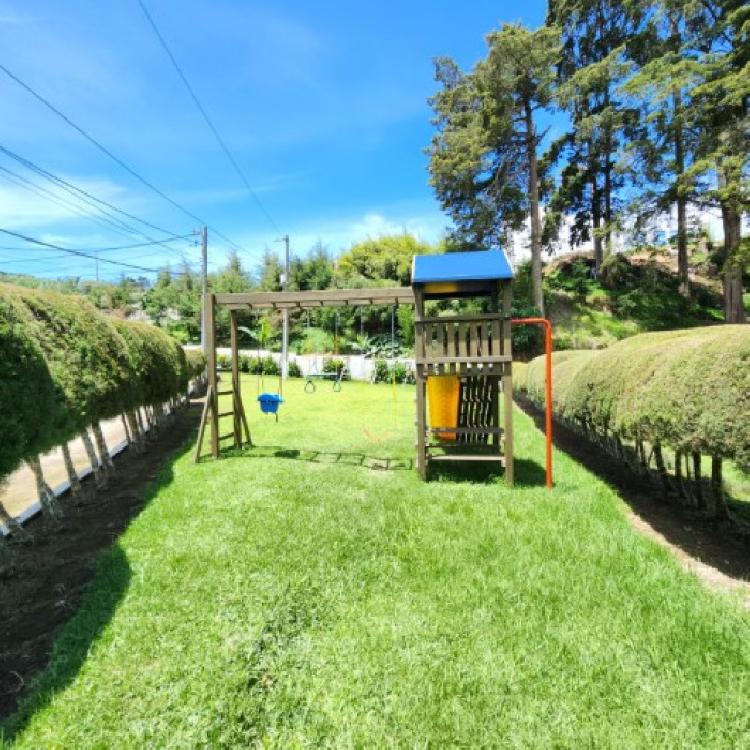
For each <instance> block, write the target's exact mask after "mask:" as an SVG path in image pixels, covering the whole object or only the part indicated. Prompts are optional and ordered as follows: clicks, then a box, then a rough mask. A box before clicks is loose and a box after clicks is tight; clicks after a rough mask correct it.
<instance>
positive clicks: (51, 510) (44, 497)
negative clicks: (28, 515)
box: [26, 456, 63, 519]
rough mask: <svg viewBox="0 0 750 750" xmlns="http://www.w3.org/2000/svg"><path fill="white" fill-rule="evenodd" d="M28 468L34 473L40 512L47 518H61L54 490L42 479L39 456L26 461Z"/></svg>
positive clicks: (60, 510)
mask: <svg viewBox="0 0 750 750" xmlns="http://www.w3.org/2000/svg"><path fill="white" fill-rule="evenodd" d="M26 463H27V464H28V465H29V468H30V469H31V471H32V472H33V474H34V480H35V481H36V491H37V494H38V495H39V503H40V505H41V506H42V513H44V515H46V516H47V517H48V518H53V519H59V518H62V515H63V513H62V509H61V508H60V505H59V504H58V502H57V498H56V497H55V494H54V492H52V490H51V489H50V486H49V485H48V484H47V482H46V481H45V480H44V472H43V471H42V462H41V461H40V460H39V456H35V457H34V458H31V459H29V460H28V461H27V462H26Z"/></svg>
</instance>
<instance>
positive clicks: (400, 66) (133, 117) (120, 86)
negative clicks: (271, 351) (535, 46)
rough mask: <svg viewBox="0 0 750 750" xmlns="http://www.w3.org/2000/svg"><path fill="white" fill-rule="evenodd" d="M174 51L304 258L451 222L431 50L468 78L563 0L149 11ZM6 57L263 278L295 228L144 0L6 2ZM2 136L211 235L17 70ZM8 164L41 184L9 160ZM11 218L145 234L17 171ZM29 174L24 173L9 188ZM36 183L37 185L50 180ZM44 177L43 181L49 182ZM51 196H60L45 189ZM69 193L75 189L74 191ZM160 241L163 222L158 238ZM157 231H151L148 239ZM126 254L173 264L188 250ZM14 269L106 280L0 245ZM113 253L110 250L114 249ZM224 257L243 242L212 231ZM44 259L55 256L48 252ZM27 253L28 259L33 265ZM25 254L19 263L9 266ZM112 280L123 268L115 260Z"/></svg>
mask: <svg viewBox="0 0 750 750" xmlns="http://www.w3.org/2000/svg"><path fill="white" fill-rule="evenodd" d="M146 4H147V7H148V8H149V10H150V12H151V14H152V16H153V17H154V19H155V21H156V22H157V24H158V25H159V27H160V29H161V32H162V34H163V35H164V37H165V38H166V40H167V43H168V44H169V45H170V47H171V49H172V52H173V53H174V55H175V57H176V58H177V60H178V62H179V63H180V64H181V66H182V68H183V69H184V71H185V73H186V75H187V77H188V79H189V80H190V81H191V83H192V85H193V87H194V89H195V91H196V92H197V94H198V96H199V98H200V99H201V100H202V102H203V104H204V106H205V107H206V109H207V110H208V112H209V114H210V116H211V117H212V119H213V121H214V122H215V124H216V126H217V127H218V129H219V131H220V132H221V134H222V135H223V137H224V139H225V141H226V142H227V143H228V144H229V146H230V148H231V150H232V151H233V153H234V155H235V156H236V158H237V160H238V162H239V163H240V164H241V166H242V168H243V170H244V172H245V173H246V175H247V177H248V179H249V181H250V183H251V184H252V185H253V187H254V188H255V190H256V191H257V193H258V195H259V197H260V199H261V200H262V202H263V204H264V205H265V206H266V208H267V210H268V212H269V213H270V214H271V216H272V218H273V220H274V222H275V223H276V225H277V226H278V227H279V228H280V230H281V231H282V232H288V233H289V234H290V236H291V239H292V249H293V251H294V252H295V253H296V254H300V255H303V254H305V253H306V252H307V251H308V250H309V249H310V247H311V246H312V245H313V244H314V243H315V242H317V241H318V240H320V241H322V242H323V244H324V245H326V246H327V247H328V248H329V249H330V250H332V251H334V252H337V251H339V250H340V249H342V248H344V247H347V246H348V245H350V244H351V243H352V242H354V241H357V240H360V239H363V238H365V237H367V236H376V235H378V234H380V233H382V232H389V231H400V230H401V229H402V228H406V229H408V230H411V231H414V232H415V233H417V234H419V235H420V236H422V237H423V238H424V239H427V240H430V241H433V240H435V239H437V238H438V237H439V235H440V234H441V232H442V230H443V229H444V227H445V226H446V224H447V219H446V218H445V216H443V215H442V214H441V212H440V210H439V207H438V206H437V203H436V202H435V200H434V197H433V195H432V192H431V190H430V188H429V186H428V184H427V172H426V158H425V156H424V153H423V149H424V148H425V146H426V145H427V144H428V143H429V140H430V137H431V133H432V128H431V125H430V110H429V107H428V105H427V97H429V96H430V94H431V93H433V92H434V90H435V83H434V81H433V70H432V58H433V57H435V56H437V55H450V56H452V57H454V58H455V59H456V60H457V61H458V62H459V64H461V65H462V66H463V67H470V66H471V65H472V64H473V63H474V62H475V61H476V60H477V59H479V58H480V57H481V56H482V55H483V53H484V35H485V34H486V32H487V31H489V30H490V29H492V28H494V27H496V26H498V25H499V24H500V23H501V22H502V21H523V22H525V23H527V24H529V25H532V26H536V25H539V24H541V23H542V21H543V18H544V12H545V3H544V2H543V1H542V0H530V1H529V2H525V3H523V4H519V3H516V2H504V1H501V2H497V1H496V2H489V1H485V0H472V1H471V2H464V3H459V2H456V0H451V1H450V2H449V1H448V0H432V1H430V2H427V0H418V1H416V2H392V1H390V0H387V1H385V2H380V3H358V2H343V1H342V0H339V1H338V2H334V1H333V0H316V2H309V0H308V1H307V2H302V1H300V0H286V1H283V0H279V1H278V2H274V3H271V2H265V3H258V2H249V1H248V0H231V1H230V0H218V1H214V0H212V2H200V3H199V2H194V0H179V1H178V0H147V1H146ZM0 49H2V53H0V62H2V64H3V65H5V66H6V67H7V68H9V69H10V70H11V71H12V72H13V73H15V74H16V75H17V76H18V77H19V78H21V79H23V80H24V81H26V82H27V83H28V84H29V85H31V86H32V87H34V88H35V89H36V90H37V91H39V93H41V94H42V95H44V96H46V97H47V98H48V99H50V101H51V102H52V103H53V104H55V105H56V106H57V107H58V108H59V109H61V110H62V111H63V112H64V113H65V114H67V115H68V116H69V117H70V118H71V119H72V120H74V121H75V122H76V123H78V124H79V125H81V126H82V127H84V128H85V129H87V130H88V131H89V132H90V133H91V134H92V135H93V136H95V137H96V138H97V139H99V140H100V141H101V142H102V143H103V144H104V145H105V146H107V147H108V148H109V149H111V150H112V151H113V152H114V153H115V154H117V155H118V156H119V157H121V158H122V159H123V160H124V161H126V162H127V163H128V164H129V165H130V166H132V167H133V168H134V169H135V170H137V171H138V172H139V173H140V174H142V175H143V176H144V177H146V178H147V179H148V180H150V181H151V182H153V183H154V184H155V185H157V186H158V187H159V188H160V189H162V190H163V191H164V192H166V193H168V194H169V195H170V196H171V197H173V198H174V199H175V200H177V201H178V202H179V203H181V204H182V205H184V206H185V207H186V208H188V209H189V210H190V211H191V212H193V213H195V214H196V215H198V216H200V217H201V218H203V219H205V220H206V221H207V222H208V224H209V225H211V226H214V227H215V228H216V229H218V230H220V231H221V232H222V233H224V234H226V235H227V236H228V237H230V238H231V239H233V240H234V241H235V242H237V243H238V244H240V245H241V246H242V247H243V248H244V253H243V254H242V257H243V260H244V261H245V262H246V264H247V265H248V266H249V267H251V268H252V267H254V266H255V264H256V263H257V259H258V257H259V256H260V255H261V254H262V252H263V250H264V248H265V247H266V246H270V247H277V248H280V245H278V244H274V240H275V239H276V238H277V237H278V235H279V232H277V231H276V230H275V229H274V228H273V227H272V226H271V225H270V223H269V222H268V220H267V219H266V218H265V217H264V215H263V214H262V213H261V212H260V211H259V209H258V207H257V205H256V204H255V203H254V202H253V200H252V199H251V198H250V197H249V195H248V193H247V192H246V191H245V189H244V187H243V186H242V184H241V182H240V180H239V178H238V177H237V175H236V173H235V172H234V171H233V170H232V168H231V165H230V164H229V163H228V161H227V160H226V158H225V156H224V155H223V154H222V153H221V151H220V150H219V148H218V146H217V144H216V142H215V141H214V139H213V137H212V135H211V133H210V131H209V130H208V128H207V127H206V124H205V123H204V121H203V120H202V119H201V117H200V114H199V113H198V111H197V110H196V109H195V107H194V105H193V103H192V102H191V100H190V99H189V96H188V94H187V92H186V91H185V89H184V87H183V85H182V83H181V82H180V80H179V79H178V78H177V76H176V74H175V72H174V70H173V68H172V67H171V65H170V64H169V62H168V59H167V58H166V56H165V54H164V52H163V50H162V49H161V48H160V47H159V45H158V42H157V40H156V38H155V36H154V34H153V32H152V30H151V28H150V27H149V26H148V24H147V22H146V19H145V18H144V16H143V14H142V12H141V10H140V8H139V6H138V3H137V1H136V0H121V1H118V2H114V1H112V0H109V1H108V2H107V1H105V2H98V3H91V2H88V1H87V0H66V2H64V3H61V2H59V0H46V1H41V0H36V1H34V0H31V1H29V0H26V1H25V2H21V0H0ZM0 97H1V99H2V101H3V117H2V118H0V144H1V145H2V146H4V147H6V148H8V149H10V150H12V151H13V152H16V153H18V154H20V155H21V156H23V157H26V158H28V159H31V160H33V161H34V162H36V163H37V164H38V165H40V166H42V167H44V168H45V169H47V170H50V171H52V172H54V173H55V174H58V175H60V176H61V177H64V178H65V179H67V180H69V181H71V182H74V183H75V184H77V185H79V186H81V187H84V188H85V189H87V190H89V191H90V192H92V193H94V194H96V195H97V196H99V197H102V198H104V199H106V200H108V201H110V202H112V203H114V204H116V205H117V206H119V207H121V208H123V209H125V210H127V211H129V212H131V213H133V214H135V215H137V216H139V217H142V218H144V219H147V220H148V221H150V222H152V223H154V224H157V225H159V226H162V227H164V228H166V229H169V230H170V231H173V232H175V233H176V234H179V235H184V234H188V233H190V232H191V231H192V230H193V229H195V228H197V222H195V221H193V220H191V219H189V218H188V217H186V216H184V215H182V214H181V213H180V212H178V211H177V210H175V209H174V208H173V207H171V206H170V205H169V204H168V203H166V202H165V201H164V200H162V199H161V198H159V197H158V196H156V195H154V194H153V193H151V192H150V191H148V190H147V189H146V188H145V187H143V186H142V185H140V184H139V183H138V182H137V181H136V180H135V179H133V178H132V177H131V176H129V175H128V174H127V172H125V171H124V170H122V169H121V168H120V167H118V166H117V165H116V164H114V163H113V162H112V161H110V160H109V159H107V158H106V157H105V156H104V155H103V154H101V153H100V152H98V151H97V150H96V149H95V148H94V147H92V146H91V145H90V144H89V143H87V142H86V141H85V140H84V139H83V138H82V137H81V136H80V135H79V134H77V133H76V132H75V131H73V130H72V129H70V128H69V127H68V126H67V125H65V123H63V122H62V121H61V120H59V119H58V118H57V117H55V116H54V115H53V114H52V113H50V112H48V111H47V110H45V108H44V107H43V106H42V105H40V104H39V103H38V102H36V101H35V100H34V99H33V98H32V97H31V96H30V95H29V94H28V93H27V92H25V91H24V90H23V89H21V88H20V87H19V86H18V85H17V84H16V83H14V82H13V81H11V80H10V79H9V78H7V77H6V76H5V75H4V74H3V73H0ZM0 167H4V168H6V169H10V170H13V171H14V172H16V173H18V174H20V175H22V176H23V177H25V178H31V177H32V175H31V173H29V172H27V171H26V170H25V169H24V167H22V166H20V165H18V164H17V163H15V162H13V161H12V160H10V159H8V158H7V157H6V156H3V155H0ZM6 177H7V173H5V172H0V227H2V228H5V229H10V230H12V231H16V232H20V233H22V234H27V235H31V236H34V237H36V238H39V239H42V240H45V241H48V242H52V243H57V244H61V245H64V246H66V247H74V248H80V249H88V248H95V247H97V246H98V247H110V246H117V245H124V244H132V243H137V242H138V241H139V240H140V241H142V238H141V237H139V236H133V235H128V236H126V235H123V234H118V233H116V232H114V231H110V230H109V229H107V228H106V227H103V226H101V225H99V224H95V223H93V222H91V221H89V220H86V219H84V218H82V217H80V216H79V215H78V214H77V213H75V212H73V211H72V210H71V209H70V208H69V207H63V206H60V205H58V204H56V203H54V202H51V201H49V200H47V198H46V197H43V196H39V195H36V194H34V193H32V192H29V191H28V190H26V189H24V188H23V187H21V186H19V185H17V184H13V183H12V182H10V181H8V180H7V179H6ZM11 179H13V178H12V177H11ZM34 179H35V180H37V181H38V179H37V178H34ZM38 184H40V185H45V183H43V182H39V183H38ZM47 187H48V188H49V186H48V185H47ZM63 195H64V194H63ZM146 231H147V232H149V230H146ZM150 234H151V235H152V236H154V233H153V232H150ZM173 245H174V247H175V250H174V252H171V253H170V252H168V251H167V250H166V249H163V248H156V249H154V248H153V247H151V248H137V249H130V250H123V251H108V252H107V254H106V257H109V258H113V259H118V260H124V261H128V262H132V263H134V264H138V265H144V266H147V267H156V266H159V265H161V264H162V263H164V262H165V261H166V260H167V259H171V261H172V262H173V263H174V264H178V263H179V262H180V257H181V256H180V254H181V253H185V254H186V256H187V257H188V258H189V259H190V260H191V261H192V262H195V261H196V260H197V258H198V255H199V254H198V252H197V249H196V248H195V247H194V246H193V245H192V244H191V241H190V240H182V241H178V242H175V243H173ZM0 247H3V248H22V249H14V250H9V249H1V250H0V263H1V265H0V271H8V272H10V271H25V272H33V273H37V274H39V275H43V276H47V277H55V276H60V275H66V274H80V275H83V276H86V277H91V276H92V275H93V273H94V264H93V262H92V261H89V260H87V259H77V258H74V257H72V256H71V257H69V258H61V257H60V255H61V254H60V253H59V252H56V251H51V250H50V251H47V250H40V249H35V248H34V247H33V246H27V245H25V243H24V242H22V241H20V240H18V241H17V240H15V239H13V238H10V237H5V236H0ZM102 257H105V256H104V254H102ZM210 257H211V265H212V267H215V266H217V265H220V264H221V263H222V262H223V260H224V258H225V257H226V243H224V242H223V241H221V240H219V238H216V237H214V236H213V235H210ZM39 259H42V260H39ZM19 260H20V261H22V262H17V261H19ZM11 261H12V262H11ZM100 273H101V276H102V277H103V278H117V277H119V276H120V274H121V273H122V271H121V270H118V269H117V268H116V267H114V266H110V267H107V266H106V265H103V264H102V265H100Z"/></svg>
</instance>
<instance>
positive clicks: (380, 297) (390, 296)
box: [195, 250, 514, 486]
mask: <svg viewBox="0 0 750 750" xmlns="http://www.w3.org/2000/svg"><path fill="white" fill-rule="evenodd" d="M512 278H513V273H512V270H511V268H510V265H509V264H508V260H507V258H506V257H505V254H504V253H503V252H502V251H501V250H493V251H472V252H464V253H450V254H445V255H426V256H416V257H415V258H414V260H413V266H412V285H411V286H410V287H393V288H371V289H327V290H320V291H304V292H296V291H284V292H248V293H234V294H211V293H210V294H207V295H205V297H204V311H205V313H204V314H205V320H206V332H207V350H208V351H207V368H208V391H207V394H206V402H205V406H204V410H203V417H202V419H201V426H200V431H199V436H198V445H197V448H196V453H195V458H196V461H197V460H199V459H200V457H201V450H202V444H203V438H204V434H205V431H206V429H207V428H209V430H210V452H211V455H212V456H213V457H214V458H218V457H219V453H220V450H221V447H222V446H224V445H231V446H232V447H235V448H242V447H243V446H245V445H249V446H252V438H251V434H250V429H249V425H248V420H247V414H246V412H245V408H244V404H243V401H242V395H241V392H240V371H239V355H238V323H237V313H238V311H239V310H254V311H257V310H264V309H284V308H286V309H306V308H313V307H322V306H335V305H356V306H364V305H413V306H414V309H415V316H414V326H415V343H414V349H415V368H416V427H417V439H416V448H417V460H416V467H417V471H418V472H419V474H420V476H421V477H422V478H424V479H426V478H427V475H428V470H429V467H430V465H432V464H433V463H440V462H453V461H475V462H476V461H479V462H494V463H497V464H500V465H502V466H503V467H504V468H505V479H506V482H507V483H508V484H509V485H511V486H512V485H513V479H514V476H513V409H512V398H513V395H512V394H513V390H512V376H511V364H512V359H513V357H512V350H511V333H510V327H511V281H512ZM463 298H473V299H475V300H478V301H479V302H480V306H481V307H482V308H484V309H485V310H486V311H485V312H481V313H475V314H471V315H468V314H458V315H455V314H451V312H450V310H442V311H441V314H440V315H435V314H428V307H430V303H431V302H439V301H446V300H454V299H463ZM220 306H221V307H225V308H227V309H228V310H229V319H230V345H231V352H232V356H231V362H232V373H231V384H230V385H229V386H228V387H224V386H222V387H224V390H219V378H218V372H217V356H216V324H215V321H216V309H217V307H220ZM433 307H434V306H433ZM501 394H502V396H503V402H504V408H503V424H502V426H501V424H500V402H501V399H500V395H501ZM221 396H231V399H232V406H231V409H227V410H226V411H224V412H221V411H220V410H219V397H221ZM230 416H231V417H232V428H231V430H229V431H227V432H226V433H225V434H220V432H219V422H220V420H221V419H222V418H226V417H230ZM229 441H231V442H229Z"/></svg>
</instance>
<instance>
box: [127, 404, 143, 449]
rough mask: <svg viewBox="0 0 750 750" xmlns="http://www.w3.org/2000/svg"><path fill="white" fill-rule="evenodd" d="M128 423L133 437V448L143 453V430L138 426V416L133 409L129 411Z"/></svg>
mask: <svg viewBox="0 0 750 750" xmlns="http://www.w3.org/2000/svg"><path fill="white" fill-rule="evenodd" d="M127 418H128V424H129V425H130V435H131V437H132V439H133V450H134V451H135V453H137V454H138V455H140V454H141V453H143V443H142V441H141V437H142V436H141V431H140V428H139V427H138V418H137V417H136V415H135V411H133V410H132V409H131V410H130V411H129V412H128V413H127Z"/></svg>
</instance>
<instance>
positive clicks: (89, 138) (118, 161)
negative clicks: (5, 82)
mask: <svg viewBox="0 0 750 750" xmlns="http://www.w3.org/2000/svg"><path fill="white" fill-rule="evenodd" d="M0 70H2V71H3V73H5V75H7V76H8V78H10V79H11V80H13V81H15V82H16V83H17V84H18V85H19V86H20V87H21V88H23V89H24V90H25V91H27V92H28V93H29V94H31V95H32V96H33V97H34V98H35V99H36V100H37V101H38V102H40V103H41V104H43V105H44V106H45V107H47V109H49V110H50V111H51V112H53V113H54V114H56V115H57V116H58V117H59V118H60V119H61V120H63V121H64V122H65V123H67V124H68V125H69V126H70V127H71V128H73V130H75V131H76V132H77V133H79V134H80V135H82V136H83V137H84V138H85V139H86V140H87V141H88V142H89V143H91V144H92V145H93V146H96V148H98V149H99V150H100V151H101V152H102V153H103V154H105V155H106V156H108V157H109V158H110V159H112V161H114V162H115V163H116V164H118V165H119V166H120V167H122V169H124V170H125V171H126V172H127V173H128V174H130V175H132V176H133V177H135V178H136V179H137V180H138V181H139V182H140V183H141V184H143V185H145V186H146V187H147V188H149V190H152V191H153V192H154V193H156V194H157V195H158V196H159V197H160V198H163V199H164V200H165V201H167V203H170V204H171V205H172V206H174V207H175V208H177V209H178V210H179V211H182V213H184V214H185V215H186V216H189V217H190V218H191V219H193V220H194V221H197V222H199V223H200V224H204V225H205V224H206V222H205V221H204V220H203V219H201V218H200V216H197V215H196V214H194V213H193V212H192V211H189V210H188V209H187V208H185V207H184V206H182V205H181V204H179V203H178V202H177V201H176V200H174V199H173V198H170V197H169V196H168V195H167V194H166V193H165V192H164V191H162V190H160V189H159V188H158V187H156V185H154V184H153V183H152V182H149V180H147V179H146V178H145V177H142V176H141V175H140V174H138V172H136V171H135V170H134V169H133V168H132V167H130V166H128V164H126V163H125V162H124V161H123V160H122V159H120V158H119V157H118V156H116V155H115V154H113V153H112V152H111V151H110V150H109V149H108V148H107V147H106V146H104V145H102V143H100V142H99V141H98V140H97V139H96V138H94V137H93V136H92V135H90V134H89V133H88V132H87V131H86V130H84V129H83V128H82V127H81V126H80V125H77V124H76V123H75V122H73V120H71V119H70V118H69V117H68V116H67V115H65V114H64V113H63V112H61V111H60V110H59V109H58V108H57V107H55V106H54V104H52V103H51V102H50V101H49V100H48V99H45V98H44V97H43V96H42V95H41V94H39V93H38V92H37V91H35V90H34V89H33V88H32V87H31V86H29V85H28V84H27V83H25V82H24V81H22V80H21V79H20V78H19V77H18V76H17V75H15V74H14V73H11V71H10V70H8V68H6V67H5V66H4V65H3V64H2V63H0ZM210 229H211V231H212V232H213V233H214V234H216V235H218V236H219V237H221V238H222V239H223V240H224V241H225V242H228V243H229V244H230V245H231V246H233V247H234V248H235V249H236V250H242V248H241V247H240V246H239V245H238V244H237V243H236V242H234V240H231V239H229V237H227V236H226V235H224V234H222V233H221V232H219V231H218V230H217V229H214V228H213V227H210Z"/></svg>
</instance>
